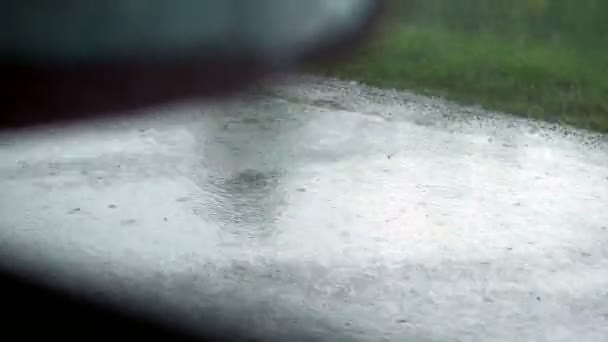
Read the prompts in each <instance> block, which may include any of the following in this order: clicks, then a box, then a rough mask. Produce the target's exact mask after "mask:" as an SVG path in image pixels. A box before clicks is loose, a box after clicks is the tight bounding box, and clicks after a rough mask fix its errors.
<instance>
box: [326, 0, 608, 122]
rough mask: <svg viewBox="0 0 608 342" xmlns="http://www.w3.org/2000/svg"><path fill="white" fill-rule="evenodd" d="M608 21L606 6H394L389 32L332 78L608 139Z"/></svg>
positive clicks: (438, 1)
mask: <svg viewBox="0 0 608 342" xmlns="http://www.w3.org/2000/svg"><path fill="white" fill-rule="evenodd" d="M607 14H608V1H603V0H576V1H575V0H393V1H392V2H391V6H390V10H389V11H388V13H387V15H388V16H389V18H388V19H389V20H387V24H386V26H385V27H384V28H383V29H382V30H381V32H380V34H379V35H377V36H376V37H375V39H372V41H371V42H370V43H369V44H368V45H367V46H366V47H365V48H363V49H362V51H360V53H359V54H358V55H357V57H356V58H354V60H352V61H351V62H349V63H346V64H342V65H338V66H334V67H332V68H331V70H324V71H325V72H327V73H328V74H330V75H332V76H338V77H341V78H347V79H354V80H358V81H362V82H365V83H368V84H371V85H376V86H380V87H390V88H400V89H407V90H414V91H416V92H419V93H423V94H428V95H437V96H442V97H445V98H447V99H451V100H456V101H458V102H461V103H465V104H478V105H482V106H483V107H485V108H487V109H491V110H500V111H506V112H510V113H513V114H516V115H522V116H526V117H530V118H538V119H542V120H548V121H557V122H561V123H565V124H570V125H574V126H577V127H581V128H587V129H592V130H596V131H602V132H608V20H606V16H607Z"/></svg>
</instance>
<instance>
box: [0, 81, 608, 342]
mask: <svg viewBox="0 0 608 342" xmlns="http://www.w3.org/2000/svg"><path fill="white" fill-rule="evenodd" d="M169 114H170V115H169ZM0 187H1V188H2V194H1V195H0V228H1V229H0V253H2V260H4V263H8V264H9V265H11V266H14V267H22V268H27V269H30V270H34V271H36V272H38V273H39V274H41V275H42V276H44V277H46V278H47V279H51V280H52V281H53V282H55V283H56V284H57V285H59V286H64V287H67V288H69V289H74V290H78V291H84V292H85V293H87V294H89V295H91V296H94V297H95V298H97V299H100V300H108V301H111V302H122V301H124V300H125V298H127V297H129V298H130V300H131V301H132V302H131V306H132V307H133V308H136V309H137V308H144V309H146V308H148V307H147V306H148V305H150V304H151V303H152V305H154V307H155V308H157V309H158V308H161V309H162V312H163V313H164V314H165V315H166V316H167V317H171V319H174V320H176V321H179V322H183V323H184V324H194V325H196V326H200V325H202V324H205V325H207V326H208V325H209V322H215V323H218V324H222V326H224V327H226V328H228V329H232V328H235V329H244V330H247V331H249V332H250V333H251V334H252V336H254V337H257V338H260V339H263V338H266V337H276V338H279V339H284V340H290V341H309V340H310V341H312V340H318V341H383V340H384V341H513V340H516V339H519V340H522V341H573V340H579V341H589V342H592V341H598V342H599V341H606V340H608V230H607V229H608V228H607V227H608V210H607V208H608V143H607V142H606V138H605V137H603V136H601V135H594V134H591V133H584V132H581V131H574V130H569V129H564V128H560V127H559V126H555V125H550V124H541V123H536V122H531V121H527V120H523V119H516V118H513V117H510V116H504V115H499V114H494V113H485V112H483V111H481V110H479V109H476V108H463V107H458V106H454V105H451V104H448V103H444V102H442V101H439V100H435V99H429V98H424V97H419V96H415V95H411V94H407V93H399V92H393V91H380V90H375V89H371V88H366V87H363V86H359V85H356V84H352V83H348V82H338V81H331V80H322V79H316V78H309V77H304V78H298V79H296V80H282V81H280V82H279V84H278V85H276V86H274V87H260V88H259V89H257V90H255V91H252V93H251V94H248V95H243V96H242V97H241V98H238V99H234V100H231V101H230V102H227V103H226V102H222V103H220V102H213V103H205V104H184V105H179V106H171V107H167V108H158V109H155V110H151V111H150V113H149V115H148V116H146V117H142V118H138V119H132V120H131V121H123V122H112V123H110V122H105V123H104V122H96V123H91V124H88V125H86V126H74V127H69V128H65V129H41V130H36V131H30V132H23V133H21V134H20V135H7V134H4V135H3V136H2V137H0ZM7 260H8V261H7Z"/></svg>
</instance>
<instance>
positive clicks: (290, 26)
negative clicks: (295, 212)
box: [0, 0, 382, 126]
mask: <svg viewBox="0 0 608 342" xmlns="http://www.w3.org/2000/svg"><path fill="white" fill-rule="evenodd" d="M381 3H382V1H379V0H331V1H330V0H305V1H303V0H255V1H252V0H147V1H124V0H109V1H96V0H79V1H72V0H59V1H57V0H38V1H18V0H14V1H3V2H0V22H1V23H2V28H3V29H2V30H1V31H0V71H1V72H2V75H3V77H2V80H1V81H0V86H1V88H2V89H1V91H2V92H3V93H4V94H8V95H9V98H10V99H11V100H9V103H3V104H2V108H0V110H1V111H2V112H3V113H4V114H3V117H2V118H1V120H2V121H1V122H0V124H2V125H3V126H6V125H21V124H24V123H27V122H29V121H31V120H34V121H37V120H39V119H41V118H42V117H41V115H45V116H48V115H53V116H54V117H56V118H68V117H82V116H85V115H87V113H95V112H108V111H121V110H128V109H136V108H139V107H141V106H146V105H153V104H157V103H164V102H167V101H172V100H178V99H182V98H191V97H207V96H213V95H216V94H224V93H226V92H228V91H231V90H233V89H238V88H239V87H241V86H243V85H245V84H247V83H248V82H250V81H251V80H254V79H256V78H258V77H260V76H262V75H266V74H268V73H273V72H276V71H280V70H284V69H287V68H289V67H292V66H295V65H299V64H301V63H304V62H308V61H310V60H311V59H315V58H316V57H325V56H327V55H328V54H329V55H331V54H333V53H334V52H338V53H341V54H344V53H346V52H348V50H349V47H350V46H351V45H352V43H354V42H357V41H358V40H359V39H360V38H361V36H362V34H364V33H365V32H366V31H367V29H368V28H369V27H370V25H371V24H372V23H373V21H374V18H376V17H377V14H378V13H379V11H380V7H381ZM7 113H8V114H7Z"/></svg>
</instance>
